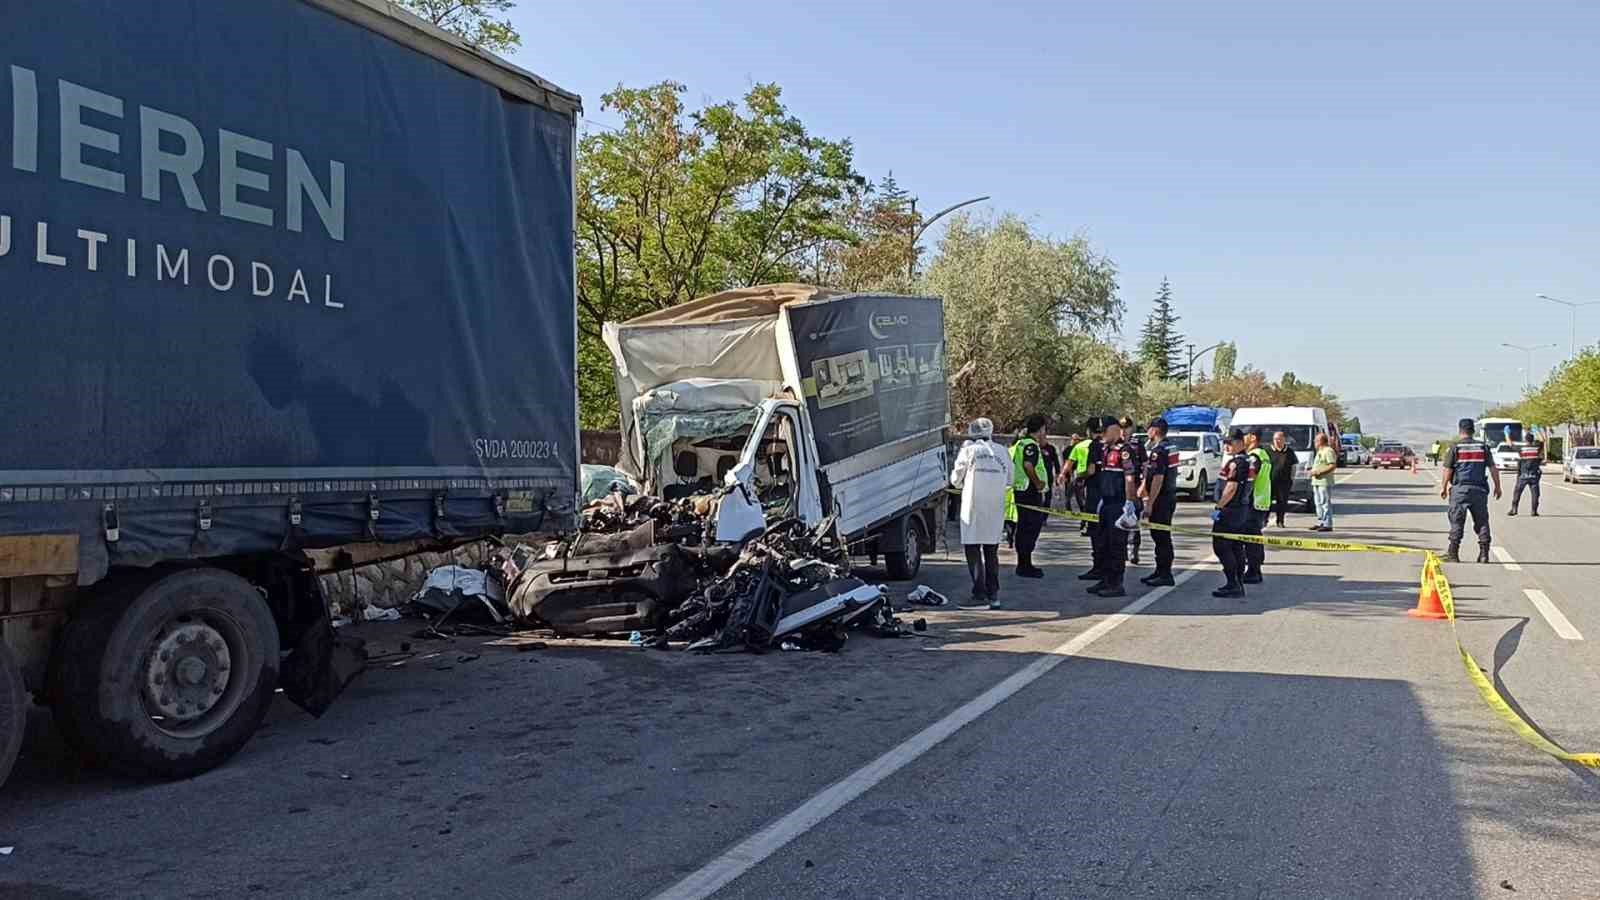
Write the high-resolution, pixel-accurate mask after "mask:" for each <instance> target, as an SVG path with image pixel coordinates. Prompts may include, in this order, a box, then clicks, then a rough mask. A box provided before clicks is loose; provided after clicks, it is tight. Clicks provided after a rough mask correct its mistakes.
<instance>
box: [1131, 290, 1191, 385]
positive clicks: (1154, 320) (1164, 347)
mask: <svg viewBox="0 0 1600 900" xmlns="http://www.w3.org/2000/svg"><path fill="white" fill-rule="evenodd" d="M1139 360H1140V361H1141V362H1146V363H1149V364H1150V365H1151V366H1152V367H1154V369H1155V370H1156V371H1157V372H1159V373H1160V374H1161V377H1162V378H1163V379H1167V380H1171V379H1174V378H1183V377H1184V376H1185V374H1186V373H1185V372H1184V358H1183V334H1182V333H1181V332H1179V331H1178V316H1175V315H1173V313H1172V285H1171V283H1170V282H1168V281H1167V279H1166V278H1162V279H1161V288H1160V289H1159V290H1157V291H1156V300H1155V308H1154V309H1152V310H1150V317H1149V318H1147V319H1145V322H1144V330H1143V331H1142V332H1140V336H1139Z"/></svg>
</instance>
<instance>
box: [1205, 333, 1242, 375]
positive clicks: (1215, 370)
mask: <svg viewBox="0 0 1600 900" xmlns="http://www.w3.org/2000/svg"><path fill="white" fill-rule="evenodd" d="M1238 365H1239V347H1238V345H1236V344H1234V343H1233V342H1232V341H1227V342H1226V343H1224V344H1223V345H1222V346H1221V347H1218V348H1217V351H1216V354H1215V356H1214V357H1213V359H1212V361H1211V379H1212V380H1213V381H1226V380H1228V379H1230V378H1232V377H1233V376H1234V372H1235V371H1236V370H1237V367H1238Z"/></svg>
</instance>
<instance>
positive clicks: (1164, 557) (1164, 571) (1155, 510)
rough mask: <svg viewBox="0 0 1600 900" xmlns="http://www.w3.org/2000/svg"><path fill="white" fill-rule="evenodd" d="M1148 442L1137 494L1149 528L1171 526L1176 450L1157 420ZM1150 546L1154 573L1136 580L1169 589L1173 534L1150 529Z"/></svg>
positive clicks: (1174, 507)
mask: <svg viewBox="0 0 1600 900" xmlns="http://www.w3.org/2000/svg"><path fill="white" fill-rule="evenodd" d="M1147 434H1148V435H1149V438H1150V440H1149V442H1148V443H1147V444H1146V445H1145V464H1144V477H1143V478H1142V479H1141V480H1140V483H1139V495H1140V496H1141V497H1142V498H1143V499H1144V505H1145V518H1146V519H1147V520H1148V521H1149V522H1150V524H1152V525H1171V524H1172V514H1173V512H1175V511H1176V510H1177V508H1178V448H1176V447H1174V446H1172V445H1171V444H1169V443H1167V420H1166V419H1156V420H1155V421H1154V422H1151V423H1150V430H1149V431H1148V432H1147ZM1150 543H1152V544H1154V545H1155V548H1156V570H1155V571H1154V572H1152V573H1150V574H1149V575H1146V576H1145V577H1143V578H1141V579H1139V581H1140V582H1141V583H1143V584H1147V585H1149V586H1151V587H1161V586H1162V585H1166V586H1169V587H1170V586H1171V585H1173V584H1175V582H1174V581H1173V580H1172V557H1173V553H1172V532H1170V531H1164V530H1162V529H1159V528H1152V529H1150Z"/></svg>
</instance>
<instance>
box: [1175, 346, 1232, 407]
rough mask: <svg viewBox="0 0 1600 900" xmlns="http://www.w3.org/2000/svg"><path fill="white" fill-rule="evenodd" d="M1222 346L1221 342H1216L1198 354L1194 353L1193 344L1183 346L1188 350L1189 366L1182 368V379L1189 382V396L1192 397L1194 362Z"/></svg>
mask: <svg viewBox="0 0 1600 900" xmlns="http://www.w3.org/2000/svg"><path fill="white" fill-rule="evenodd" d="M1222 344H1223V342H1222V341H1218V342H1217V343H1215V344H1212V345H1211V346H1209V347H1207V348H1205V349H1204V350H1201V351H1200V352H1199V353H1196V352H1194V345H1193V344H1186V345H1185V346H1186V347H1188V348H1189V365H1188V366H1186V367H1185V368H1184V372H1183V374H1184V377H1186V378H1187V379H1188V380H1189V385H1188V391H1189V394H1190V396H1193V395H1194V364H1195V361H1196V360H1198V359H1199V358H1200V357H1202V356H1205V355H1206V354H1207V353H1210V352H1211V351H1213V350H1215V349H1217V348H1218V347H1221V346H1222Z"/></svg>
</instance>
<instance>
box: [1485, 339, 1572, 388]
mask: <svg viewBox="0 0 1600 900" xmlns="http://www.w3.org/2000/svg"><path fill="white" fill-rule="evenodd" d="M1500 346H1502V347H1505V348H1506V349H1508V350H1521V351H1522V352H1523V353H1526V354H1528V367H1527V368H1526V369H1523V370H1522V394H1523V396H1527V395H1528V393H1529V392H1530V391H1532V390H1533V351H1535V350H1551V349H1554V348H1555V347H1556V346H1558V345H1556V344H1539V345H1538V346H1536V347H1524V346H1523V345H1521V344H1501V345H1500ZM1573 355H1574V356H1576V355H1577V354H1573Z"/></svg>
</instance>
